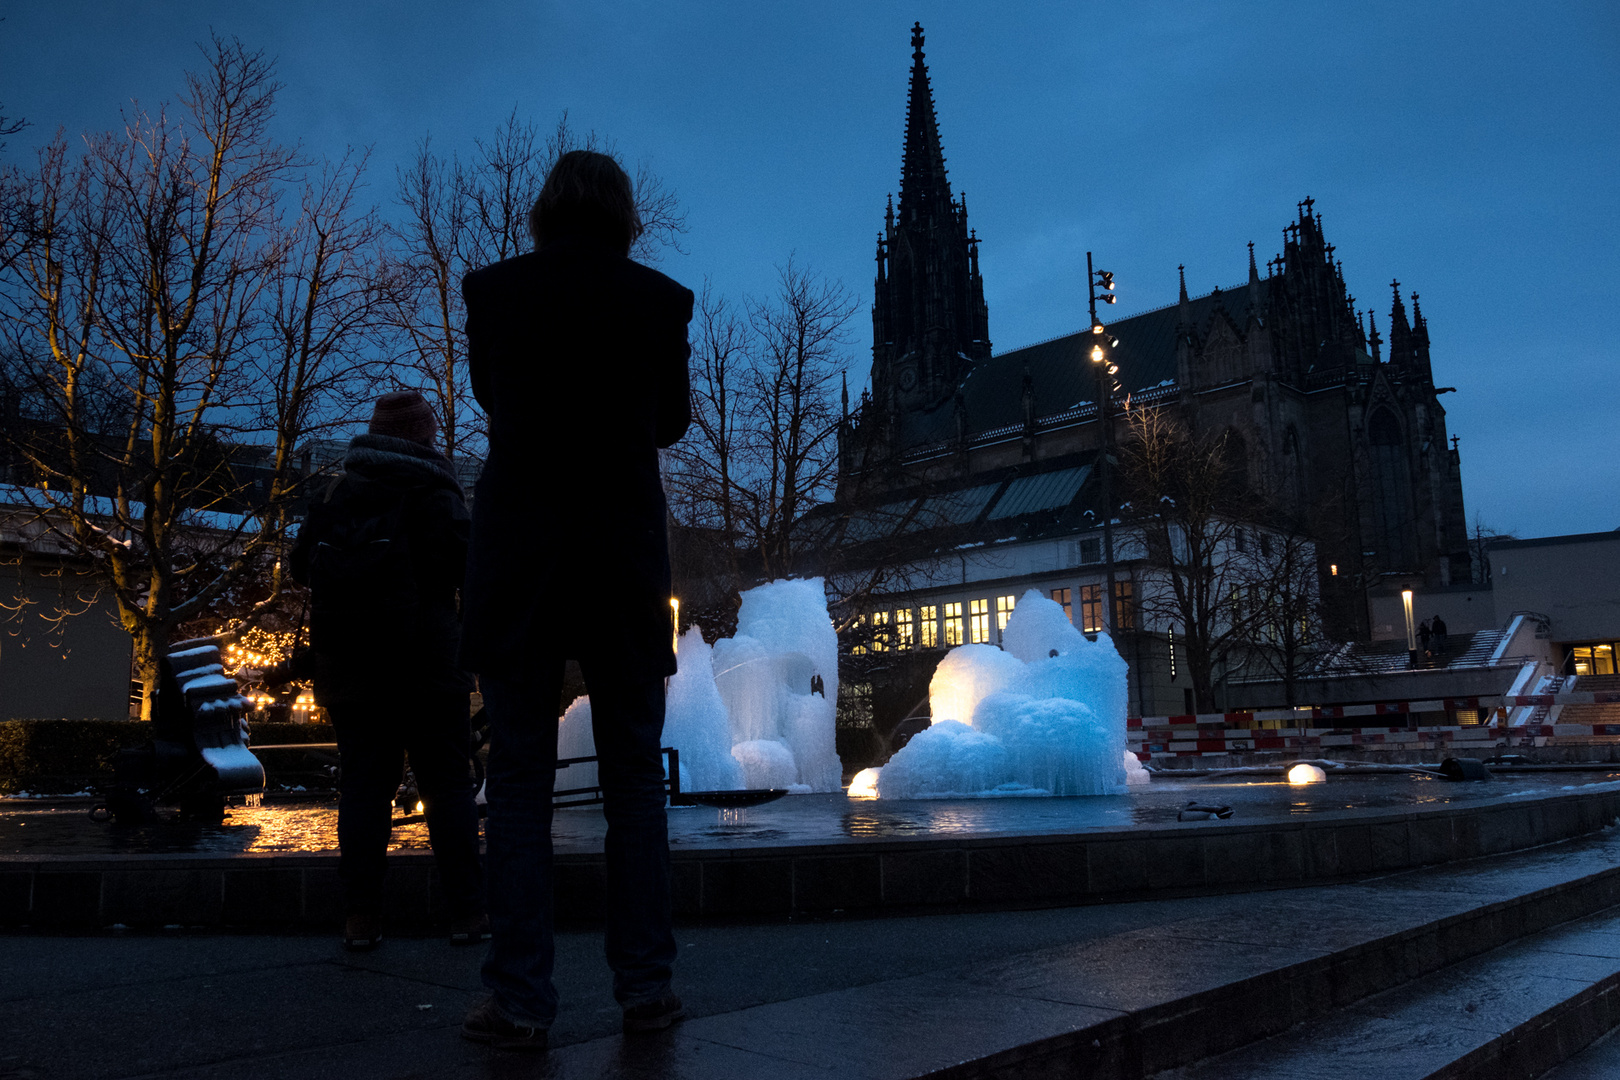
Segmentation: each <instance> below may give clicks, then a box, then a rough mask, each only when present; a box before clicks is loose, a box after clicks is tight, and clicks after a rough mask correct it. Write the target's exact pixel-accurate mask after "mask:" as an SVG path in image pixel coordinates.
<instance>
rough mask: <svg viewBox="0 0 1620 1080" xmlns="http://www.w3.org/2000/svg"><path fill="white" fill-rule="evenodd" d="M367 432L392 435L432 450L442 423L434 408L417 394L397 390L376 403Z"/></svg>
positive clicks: (412, 391)
mask: <svg viewBox="0 0 1620 1080" xmlns="http://www.w3.org/2000/svg"><path fill="white" fill-rule="evenodd" d="M366 430H367V431H368V432H370V433H371V434H373V435H391V436H393V437H394V438H396V439H409V440H410V441H411V442H417V443H422V444H423V445H424V446H432V445H433V439H434V437H435V436H437V435H438V433H439V422H438V420H437V419H436V418H435V417H434V415H433V407H432V406H431V405H429V404H428V403H427V399H426V398H424V397H423V396H422V395H421V394H419V393H417V392H416V391H415V390H395V391H394V392H393V393H390V394H384V395H383V396H382V397H380V398H378V399H377V404H376V407H375V408H373V409H372V411H371V423H370V424H369V425H368V426H367V428H366Z"/></svg>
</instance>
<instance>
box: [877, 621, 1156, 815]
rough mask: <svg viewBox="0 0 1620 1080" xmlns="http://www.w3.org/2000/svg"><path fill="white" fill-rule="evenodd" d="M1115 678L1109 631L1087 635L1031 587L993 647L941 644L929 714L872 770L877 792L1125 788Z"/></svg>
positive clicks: (1120, 688)
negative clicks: (928, 720)
mask: <svg viewBox="0 0 1620 1080" xmlns="http://www.w3.org/2000/svg"><path fill="white" fill-rule="evenodd" d="M1125 677H1126V666H1125V661H1124V660H1122V659H1121V658H1120V656H1119V653H1118V651H1117V650H1115V648H1114V645H1113V642H1111V641H1110V640H1109V639H1108V636H1107V635H1105V634H1099V635H1098V636H1097V640H1096V641H1091V640H1088V639H1087V638H1086V636H1085V635H1084V634H1081V633H1080V632H1079V631H1078V630H1076V629H1075V628H1074V626H1073V625H1072V624H1071V623H1070V622H1069V619H1068V616H1066V615H1065V614H1064V613H1063V608H1062V607H1061V606H1059V605H1058V604H1056V603H1054V602H1053V601H1051V600H1049V599H1047V598H1046V597H1044V596H1042V595H1041V594H1040V593H1039V592H1037V591H1036V590H1033V589H1032V590H1030V591H1029V592H1027V593H1025V594H1024V596H1023V598H1022V599H1021V600H1019V602H1018V605H1017V607H1016V608H1015V609H1014V611H1013V615H1012V618H1011V619H1010V620H1009V621H1008V623H1007V628H1006V630H1005V631H1004V633H1003V637H1002V648H1001V649H996V648H994V647H992V646H989V645H965V646H962V647H960V648H957V649H953V650H952V651H951V652H949V653H947V654H946V655H945V658H944V659H943V660H942V661H941V662H940V665H939V668H938V669H937V670H936V671H935V673H934V678H933V681H932V682H931V683H930V684H929V688H928V690H929V704H930V709H931V711H932V713H933V716H934V723H933V725H932V726H931V727H929V728H927V729H926V730H924V731H921V732H919V733H918V734H917V735H915V736H913V737H912V739H911V741H910V742H908V743H907V744H906V745H905V746H904V747H903V748H902V749H901V750H900V751H899V752H898V753H896V754H895V755H894V757H892V758H890V759H889V763H888V764H887V765H885V766H883V768H882V769H881V770H880V771H879V773H878V776H877V781H876V788H877V793H878V796H879V797H880V798H886V799H895V798H901V799H903V798H919V797H931V798H941V797H946V796H995V795H1107V794H1117V793H1120V792H1123V791H1124V790H1125V788H1126V783H1127V769H1126V766H1125V764H1124V760H1125V757H1126V750H1125V709H1126V692H1127V691H1126V683H1125ZM1138 765H1140V763H1138ZM1143 775H1144V776H1145V772H1144V773H1143ZM1132 779H1133V780H1134V779H1135V777H1134V776H1133V777H1132ZM1138 782H1139V781H1138Z"/></svg>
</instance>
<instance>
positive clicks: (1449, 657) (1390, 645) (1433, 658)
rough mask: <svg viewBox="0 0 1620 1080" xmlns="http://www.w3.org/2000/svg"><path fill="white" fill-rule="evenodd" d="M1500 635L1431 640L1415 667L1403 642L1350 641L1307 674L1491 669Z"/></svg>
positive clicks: (1492, 632) (1484, 633)
mask: <svg viewBox="0 0 1620 1080" xmlns="http://www.w3.org/2000/svg"><path fill="white" fill-rule="evenodd" d="M1503 634H1504V631H1502V630H1480V631H1478V632H1476V633H1472V634H1450V635H1448V636H1447V637H1446V640H1445V643H1444V644H1438V643H1436V642H1432V641H1431V642H1430V643H1429V652H1428V655H1427V656H1425V655H1424V654H1423V650H1422V649H1421V648H1420V649H1419V650H1418V657H1417V663H1415V664H1414V663H1412V662H1411V659H1410V657H1409V656H1408V653H1407V649H1406V642H1404V641H1399V640H1397V641H1364V642H1352V643H1349V644H1345V645H1341V646H1339V647H1338V648H1336V649H1334V650H1332V651H1331V652H1329V653H1328V654H1327V655H1325V656H1324V657H1323V658H1322V660H1321V661H1320V662H1319V663H1318V664H1317V666H1316V667H1315V668H1314V669H1313V670H1312V671H1311V672H1310V673H1309V674H1310V675H1311V676H1313V677H1320V676H1329V675H1382V674H1386V673H1389V672H1395V671H1425V670H1435V669H1437V668H1453V669H1455V668H1483V667H1490V666H1491V660H1492V657H1493V656H1495V654H1496V647H1497V646H1498V645H1500V644H1501V643H1502V637H1503Z"/></svg>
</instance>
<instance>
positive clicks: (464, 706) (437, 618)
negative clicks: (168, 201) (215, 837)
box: [266, 390, 488, 950]
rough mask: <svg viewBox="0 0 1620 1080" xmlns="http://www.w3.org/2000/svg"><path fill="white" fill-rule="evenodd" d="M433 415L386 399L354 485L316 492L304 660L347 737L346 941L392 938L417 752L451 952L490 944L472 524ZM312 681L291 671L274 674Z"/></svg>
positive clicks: (308, 520)
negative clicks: (483, 865) (403, 814)
mask: <svg viewBox="0 0 1620 1080" xmlns="http://www.w3.org/2000/svg"><path fill="white" fill-rule="evenodd" d="M437 430H438V425H437V422H436V421H435V419H434V416H433V410H432V408H431V407H430V406H429V405H428V403H427V402H426V401H425V400H423V398H422V395H420V394H418V393H417V392H416V391H414V390H405V391H400V392H397V393H391V394H384V395H383V396H382V397H380V398H378V399H377V403H376V407H375V410H374V411H373V413H372V416H371V424H370V427H369V429H368V430H367V432H366V434H364V435H357V436H355V438H354V441H353V442H351V443H350V444H349V451H348V453H347V454H345V455H344V458H343V474H342V475H341V476H340V477H339V478H338V479H337V480H336V481H334V482H333V483H331V484H330V485H328V486H326V487H325V488H324V489H323V488H316V489H315V490H314V491H313V492H311V495H310V506H309V513H308V515H307V516H306V517H305V519H304V524H303V527H302V528H301V529H300V530H299V533H298V539H297V542H296V543H294V544H293V549H292V558H291V562H292V574H293V577H294V578H295V579H296V580H298V581H300V582H303V583H304V584H306V585H308V586H309V587H310V616H311V617H310V639H311V652H310V653H309V654H306V655H305V656H303V657H300V660H301V661H302V662H303V664H304V666H305V667H306V668H308V669H312V670H311V671H310V674H312V675H313V678H314V681H315V699H316V701H317V702H319V703H320V704H321V706H322V707H324V708H325V709H326V711H327V713H328V715H330V716H331V718H332V724H333V726H334V727H335V728H336V731H337V741H338V757H339V762H340V765H341V777H340V780H339V783H338V790H339V795H338V848H339V857H338V877H339V878H340V880H341V881H342V883H343V895H344V906H345V911H346V915H347V918H346V920H345V922H344V928H343V941H344V944H345V945H347V946H348V947H349V948H350V949H356V950H359V949H369V948H371V947H373V946H375V945H376V944H377V943H378V942H379V941H381V940H382V916H383V910H382V888H383V875H384V873H385V871H386V869H387V856H388V840H389V836H390V833H391V831H392V828H393V824H392V817H393V811H394V805H393V804H394V795H395V793H396V792H397V791H398V789H399V784H400V778H401V776H402V775H403V772H404V764H405V759H406V757H407V756H408V757H409V758H410V763H411V772H412V773H413V774H414V776H415V778H416V784H417V790H418V792H419V793H420V795H421V799H422V806H423V810H424V812H425V814H426V817H427V825H428V835H429V837H430V838H431V840H432V844H433V854H434V857H435V859H436V861H437V862H438V866H439V875H440V877H441V878H442V880H443V883H444V890H445V898H446V904H447V906H448V907H449V909H450V934H451V940H452V941H453V942H456V943H458V944H470V943H474V942H478V941H482V940H484V939H485V937H486V936H487V933H488V920H487V918H486V916H485V915H484V912H483V895H482V892H483V890H482V881H481V878H482V871H481V870H480V867H479V858H478V810H477V807H476V806H475V805H474V802H473V797H474V788H473V778H472V768H471V765H472V758H471V745H472V728H471V724H470V722H469V720H468V694H469V692H470V691H471V689H472V679H471V677H470V676H469V675H468V674H467V673H466V672H464V671H462V670H461V669H460V667H459V666H458V665H457V659H456V654H457V651H458V649H459V647H460V644H461V631H460V623H459V618H458V615H457V608H456V590H457V589H458V588H459V587H460V585H461V581H462V577H463V574H464V573H465V571H466V560H467V537H468V532H469V530H470V521H469V518H468V513H467V503H466V499H465V497H464V495H463V494H462V490H461V484H460V483H459V482H458V481H457V479H456V476H455V474H454V473H453V472H452V471H451V469H450V462H449V460H448V459H447V458H445V456H444V455H443V454H441V453H439V452H438V450H436V449H434V447H433V441H434V437H435V435H436V434H437ZM300 674H302V673H301V672H299V671H297V670H292V669H291V666H290V665H289V666H287V667H284V668H283V670H282V671H280V672H274V671H272V672H267V673H266V678H267V680H273V679H275V678H276V677H277V675H281V676H288V675H290V676H291V677H294V678H296V677H299V675H300Z"/></svg>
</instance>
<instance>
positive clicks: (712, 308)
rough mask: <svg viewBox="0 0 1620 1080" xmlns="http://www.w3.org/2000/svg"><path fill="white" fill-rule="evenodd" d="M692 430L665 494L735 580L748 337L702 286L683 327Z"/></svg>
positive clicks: (674, 454)
mask: <svg viewBox="0 0 1620 1080" xmlns="http://www.w3.org/2000/svg"><path fill="white" fill-rule="evenodd" d="M691 337H692V338H693V342H692V361H691V371H692V426H691V428H690V429H689V430H688V431H687V434H686V437H685V439H683V440H682V441H681V442H680V443H679V444H677V446H675V447H674V448H673V449H672V450H670V451H669V452H668V453H667V456H666V460H667V461H669V462H670V463H671V464H672V465H673V467H672V468H669V469H667V470H666V476H665V488H666V490H667V492H668V494H669V498H670V501H671V509H672V513H673V514H674V516H675V518H676V520H677V521H679V522H681V523H682V524H683V525H685V526H686V527H688V528H691V529H705V530H708V531H710V532H711V533H713V534H715V536H716V537H717V538H718V540H719V543H718V545H717V547H718V548H719V549H720V550H722V551H723V552H724V553H725V554H726V556H727V557H726V563H727V565H728V566H729V568H730V570H731V572H732V574H733V575H735V573H736V571H737V568H736V555H737V549H738V546H739V543H740V541H741V538H742V530H741V514H740V513H739V510H738V502H739V499H740V498H741V497H742V495H743V492H744V489H743V487H742V485H741V476H740V475H739V470H745V468H746V465H745V461H746V458H747V453H746V451H745V448H744V446H743V432H744V428H743V424H744V417H745V413H746V412H747V409H748V398H747V395H746V390H747V382H746V379H747V374H748V372H749V370H750V369H749V364H750V362H751V360H752V356H753V347H754V340H753V332H752V327H751V326H750V325H749V323H748V322H747V320H746V319H744V318H742V317H741V316H740V315H739V314H738V312H737V310H736V308H735V307H733V306H732V305H731V304H729V303H728V302H727V301H726V299H725V298H724V297H722V296H718V295H716V294H715V292H714V290H713V287H712V286H711V285H710V283H709V282H707V281H705V282H704V284H703V289H702V291H701V292H700V293H699V294H698V298H697V304H696V308H695V311H694V312H693V326H692V328H691Z"/></svg>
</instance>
